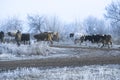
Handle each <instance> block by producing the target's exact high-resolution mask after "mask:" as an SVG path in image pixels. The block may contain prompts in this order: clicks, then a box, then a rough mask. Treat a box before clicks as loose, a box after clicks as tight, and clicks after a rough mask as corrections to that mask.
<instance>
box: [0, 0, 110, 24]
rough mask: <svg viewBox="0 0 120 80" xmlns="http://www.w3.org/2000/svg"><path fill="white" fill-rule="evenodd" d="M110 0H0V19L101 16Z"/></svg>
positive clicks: (67, 19) (70, 19)
mask: <svg viewBox="0 0 120 80" xmlns="http://www.w3.org/2000/svg"><path fill="white" fill-rule="evenodd" d="M110 2H111V0H0V19H3V18H7V17H8V16H9V17H12V16H13V15H14V16H22V18H23V17H26V15H27V14H40V15H51V16H54V15H55V16H58V17H59V18H60V19H61V20H63V21H66V22H70V21H72V20H75V19H80V20H83V19H84V18H86V17H87V16H90V15H92V16H95V17H98V18H103V13H105V6H106V5H108V4H109V3H110Z"/></svg>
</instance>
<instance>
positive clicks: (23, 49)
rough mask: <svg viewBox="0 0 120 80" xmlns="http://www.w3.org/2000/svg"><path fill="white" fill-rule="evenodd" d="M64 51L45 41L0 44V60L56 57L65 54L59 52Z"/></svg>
mask: <svg viewBox="0 0 120 80" xmlns="http://www.w3.org/2000/svg"><path fill="white" fill-rule="evenodd" d="M64 51H65V49H60V48H52V47H49V45H48V44H47V43H46V42H39V43H34V44H31V45H21V46H19V47H18V46H17V45H16V44H12V43H9V44H0V60H19V59H37V58H47V57H51V56H54V57H57V56H64V55H66V54H60V53H62V52H64ZM52 54H53V55H52ZM56 54H57V55H56Z"/></svg>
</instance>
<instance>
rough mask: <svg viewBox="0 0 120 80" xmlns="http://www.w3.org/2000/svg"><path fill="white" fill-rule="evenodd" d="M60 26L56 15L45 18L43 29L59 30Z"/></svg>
mask: <svg viewBox="0 0 120 80" xmlns="http://www.w3.org/2000/svg"><path fill="white" fill-rule="evenodd" d="M62 27H63V26H62V23H61V21H60V20H59V18H58V17H57V16H53V17H48V18H47V20H46V27H45V31H52V32H61V30H62Z"/></svg>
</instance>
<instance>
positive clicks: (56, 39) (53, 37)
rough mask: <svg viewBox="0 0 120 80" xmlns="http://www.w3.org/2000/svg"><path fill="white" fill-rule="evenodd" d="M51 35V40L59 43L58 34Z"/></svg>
mask: <svg viewBox="0 0 120 80" xmlns="http://www.w3.org/2000/svg"><path fill="white" fill-rule="evenodd" d="M51 35H52V40H53V41H59V34H58V32H53V33H52V34H51Z"/></svg>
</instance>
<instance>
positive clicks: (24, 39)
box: [21, 33, 30, 45]
mask: <svg viewBox="0 0 120 80" xmlns="http://www.w3.org/2000/svg"><path fill="white" fill-rule="evenodd" d="M21 42H23V43H24V45H25V44H27V42H28V43H29V45H30V34H29V33H22V35H21Z"/></svg>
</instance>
